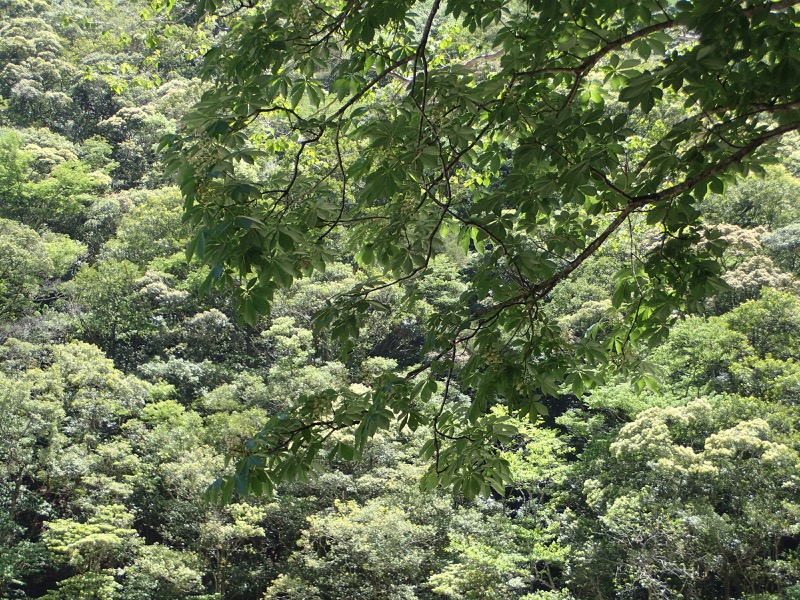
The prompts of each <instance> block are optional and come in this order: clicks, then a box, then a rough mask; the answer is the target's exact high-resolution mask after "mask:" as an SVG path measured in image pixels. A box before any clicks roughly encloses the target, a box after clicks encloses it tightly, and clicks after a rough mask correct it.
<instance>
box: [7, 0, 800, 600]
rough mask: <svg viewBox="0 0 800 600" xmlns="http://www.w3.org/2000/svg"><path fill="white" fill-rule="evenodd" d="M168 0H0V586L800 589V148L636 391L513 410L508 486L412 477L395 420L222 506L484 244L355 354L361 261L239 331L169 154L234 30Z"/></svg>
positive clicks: (765, 182) (442, 264)
mask: <svg viewBox="0 0 800 600" xmlns="http://www.w3.org/2000/svg"><path fill="white" fill-rule="evenodd" d="M149 10H150V5H149V4H148V3H144V2H137V1H133V0H125V1H122V0H120V1H117V0H107V1H105V2H102V1H95V0H85V1H83V2H81V1H78V0H0V15H1V16H2V19H1V20H0V438H1V439H2V443H0V598H4V599H5V598H7V599H15V598H46V599H48V600H56V599H63V600H76V599H86V600H90V599H92V600H177V599H183V598H187V599H188V598H195V599H206V600H211V599H216V600H223V599H225V600H251V599H252V600H255V599H278V598H281V599H292V600H300V599H307V600H311V599H320V600H321V599H333V598H339V599H348V600H349V599H387V600H410V599H413V598H419V599H431V600H432V599H435V598H469V599H481V600H501V599H502V600H506V599H509V600H510V599H520V600H522V599H525V600H534V599H536V600H567V599H584V598H586V599H588V598H630V599H638V598H665V599H666V598H686V599H689V598H708V599H712V598H742V599H745V598H746V599H748V600H756V599H759V600H767V599H775V600H777V599H786V598H800V427H798V423H800V282H799V281H798V273H800V259H799V257H800V139H798V136H796V135H794V136H793V137H787V138H785V139H784V140H783V142H782V146H780V148H779V149H778V152H777V160H776V164H774V165H773V166H769V167H768V168H767V170H766V174H765V176H756V175H751V176H748V177H746V178H743V179H741V180H739V181H738V183H736V184H735V185H730V186H727V188H725V189H722V188H720V189H718V190H716V191H718V192H720V193H715V194H710V195H709V196H707V198H706V200H705V201H704V203H703V205H702V210H703V213H704V219H705V221H706V223H707V224H708V225H709V227H710V230H713V231H716V232H717V233H718V235H719V236H720V237H721V239H722V240H723V241H724V242H725V252H724V254H723V255H722V257H721V259H720V261H721V263H722V267H723V272H722V278H723V279H724V281H725V282H726V283H727V284H728V285H727V287H725V288H722V287H721V286H720V289H718V290H716V291H715V293H714V294H713V295H711V296H710V297H708V298H707V300H705V301H704V302H703V303H702V305H699V306H698V307H697V311H696V312H695V313H693V314H685V315H682V316H681V319H680V320H679V321H678V323H677V324H676V325H675V326H674V327H673V329H672V330H671V332H670V335H669V338H668V339H667V340H666V341H665V342H664V343H663V344H661V345H660V346H658V347H656V348H654V349H648V350H641V352H642V355H641V357H640V359H641V361H642V363H643V364H645V365H646V370H647V373H648V374H647V376H646V377H640V378H637V379H635V380H633V379H630V378H629V377H628V376H624V375H620V376H619V377H617V378H616V379H613V380H611V381H610V382H606V383H604V384H603V385H601V386H600V387H597V388H596V389H594V390H592V391H591V393H589V392H585V391H584V389H583V387H582V386H573V387H572V388H570V389H564V388H560V387H557V386H556V387H555V389H552V390H550V393H548V394H547V398H545V399H543V403H544V404H545V405H546V407H547V409H548V413H547V415H546V416H543V417H541V418H539V419H538V421H537V420H536V419H533V422H531V421H529V420H524V421H520V420H516V419H514V420H511V421H510V424H511V425H512V426H513V427H514V428H515V434H514V435H513V436H511V437H510V438H509V440H510V441H506V442H505V444H504V447H503V451H504V456H505V457H506V459H507V460H508V461H509V463H510V465H511V470H512V476H513V478H514V481H515V483H514V485H513V486H509V487H508V488H507V489H506V490H505V492H506V493H505V495H500V494H493V495H491V496H489V497H485V498H478V499H476V500H467V499H466V498H465V497H464V496H463V495H461V494H459V493H456V494H451V493H449V492H447V491H440V492H435V493H434V492H423V491H421V490H420V479H421V478H422V476H423V475H424V473H425V472H426V469H427V465H426V462H425V461H423V460H421V459H420V458H419V455H420V448H421V446H422V443H423V440H424V438H425V435H426V432H425V430H424V429H425V428H424V427H422V428H420V429H417V430H416V431H411V430H409V429H408V428H399V427H396V426H393V427H390V428H388V429H386V430H385V431H381V432H379V433H378V434H377V435H376V436H375V437H374V438H373V440H372V441H371V442H370V443H369V445H368V447H367V450H366V452H365V453H364V456H362V457H361V458H360V460H349V458H355V457H348V456H347V448H349V446H348V445H347V444H348V443H349V442H348V440H351V439H352V436H350V437H349V438H348V436H347V432H345V431H342V432H340V433H337V434H336V435H334V436H332V437H331V438H330V439H329V440H328V444H329V446H330V453H329V454H328V455H326V456H323V457H322V458H321V459H320V464H319V465H318V471H319V473H318V475H317V476H316V477H309V478H308V480H307V481H299V482H296V483H291V484H287V485H284V486H282V487H280V488H279V489H278V490H277V492H276V494H275V495H274V497H272V498H268V497H253V496H248V497H239V496H236V497H235V498H234V500H233V501H232V502H230V503H229V504H227V505H217V504H214V503H208V502H206V501H204V498H203V495H204V492H205V490H206V489H207V487H208V485H209V484H210V483H211V482H212V481H214V480H215V479H216V478H217V477H218V476H219V475H220V474H222V473H224V472H225V470H226V464H225V456H226V454H228V453H231V452H236V450H237V448H239V447H240V446H241V444H242V443H243V442H246V441H247V440H248V439H249V438H250V437H251V436H253V435H254V434H255V433H256V432H258V431H259V429H260V428H261V427H262V426H263V424H264V423H265V421H266V420H267V419H268V418H269V417H271V416H275V415H279V414H281V413H282V411H284V410H286V409H287V408H288V407H290V406H291V404H292V402H293V401H294V400H295V399H296V398H297V397H298V395H300V394H303V393H313V392H317V391H321V390H324V389H326V388H331V387H337V386H350V388H351V389H353V390H355V391H358V390H359V389H363V388H364V387H365V386H370V385H371V384H372V382H373V378H374V377H375V376H376V374H378V373H380V372H382V371H384V370H385V369H386V368H387V367H391V366H398V367H401V368H404V367H411V366H413V365H415V364H417V363H418V361H419V360H420V356H421V352H422V342H423V340H422V333H421V330H422V323H423V322H424V321H425V320H426V319H427V318H428V317H429V316H430V315H432V314H437V313H446V312H447V311H448V309H449V307H453V306H454V305H456V304H457V303H458V302H459V297H460V295H461V293H462V292H463V291H464V289H465V283H464V281H465V277H466V276H467V274H468V273H470V272H471V270H474V269H475V268H476V266H475V265H476V261H477V255H476V253H475V252H473V251H471V250H470V249H469V248H468V249H467V251H466V252H465V251H463V250H462V249H461V248H460V247H459V246H458V244H456V243H455V242H453V243H452V245H451V246H448V247H446V248H445V249H444V251H443V252H442V253H441V254H440V255H439V256H438V257H437V259H436V260H435V262H434V263H433V265H432V266H431V268H430V269H429V271H428V273H427V274H426V275H425V277H424V278H422V279H421V280H418V281H417V282H416V283H415V284H414V285H416V286H418V291H419V292H420V298H419V300H418V301H417V302H416V303H415V304H413V305H409V304H408V303H401V302H400V298H401V294H400V292H399V291H398V290H395V289H392V288H387V290H385V292H383V293H382V295H381V297H380V301H381V302H383V303H384V304H385V305H387V306H388V308H389V310H388V312H380V313H376V314H375V315H374V316H373V317H371V318H370V319H369V320H368V322H366V323H365V324H364V326H363V327H362V330H361V333H360V338H359V343H358V345H357V346H356V347H355V348H353V349H351V351H350V352H349V354H348V355H347V358H346V359H344V360H343V359H342V358H341V357H342V355H341V352H340V350H341V348H340V347H339V346H340V344H339V342H337V341H336V340H334V339H331V338H330V337H326V336H324V335H318V334H315V333H313V332H312V323H311V317H312V315H313V314H314V312H315V311H317V310H319V309H320V308H321V307H323V306H324V304H325V301H326V299H328V298H330V297H331V296H332V295H333V294H335V293H337V292H339V291H341V290H345V289H349V288H350V287H352V286H353V285H354V284H356V283H358V282H359V281H360V280H363V279H365V278H366V277H367V276H368V275H369V273H370V269H374V268H375V267H372V266H370V265H369V264H366V263H367V262H369V261H364V260H363V257H359V258H357V257H356V256H352V255H348V254H347V253H346V252H344V251H343V252H342V253H341V254H340V257H339V258H338V259H337V262H334V263H333V264H329V265H328V268H327V269H326V270H325V272H324V273H323V274H316V275H315V276H314V277H313V278H310V279H304V280H299V281H297V282H295V283H294V284H293V285H292V286H291V287H290V288H289V289H288V291H286V292H282V293H280V294H279V295H278V296H276V299H275V301H274V304H273V306H272V312H271V315H270V316H269V317H268V318H266V317H261V318H259V319H257V320H255V324H245V323H244V322H243V321H241V320H240V319H238V318H237V314H236V311H235V310H234V305H235V298H234V297H233V294H232V293H230V292H227V291H225V290H218V289H212V290H206V289H205V288H204V286H203V282H204V280H206V278H207V276H208V272H209V270H208V268H207V267H205V266H200V265H198V264H197V262H192V263H188V262H187V260H186V255H185V247H186V245H187V243H188V242H189V239H190V233H191V232H190V231H189V228H188V226H187V225H186V224H184V222H183V220H182V200H181V196H180V193H179V192H178V190H177V189H176V188H174V187H171V185H170V182H168V181H167V180H166V178H165V176H164V175H163V167H162V165H161V164H160V162H159V157H158V155H157V152H156V147H157V144H158V141H159V139H160V138H161V137H162V136H163V135H165V134H169V133H173V132H174V131H175V130H176V127H177V123H178V120H179V119H180V117H181V116H182V114H183V113H184V112H185V111H186V110H187V109H188V108H189V107H190V106H191V105H192V104H194V103H195V102H196V101H197V100H198V99H199V97H200V93H201V91H202V89H203V86H204V85H205V84H203V83H201V81H200V79H199V69H200V63H201V61H202V54H203V52H204V50H205V49H207V48H208V47H209V45H210V44H211V43H212V42H213V40H214V37H215V35H216V34H218V33H219V31H216V30H215V29H214V27H213V23H207V24H203V25H198V24H197V23H195V21H194V16H193V12H192V10H191V9H190V6H188V5H186V6H183V5H181V4H180V3H178V6H177V7H176V8H175V9H174V11H173V12H172V14H171V17H170V20H166V19H164V18H163V17H162V16H159V15H157V14H150V13H149V12H148V11H149ZM445 33H446V35H447V36H449V38H448V39H450V40H451V43H453V44H468V43H469V35H468V34H467V33H466V32H465V31H464V30H460V29H459V27H458V26H457V25H456V24H455V23H453V24H451V25H450V26H449V29H448V30H447V31H446V32H445ZM442 35H444V34H442ZM664 118H668V115H665V116H664ZM653 126H654V127H655V128H657V127H658V122H656V123H654V124H653ZM648 244H652V239H650V238H648V232H647V229H646V228H645V227H642V228H641V230H637V231H633V230H632V231H630V232H627V231H626V232H625V237H620V239H618V240H612V243H610V244H608V245H606V246H605V247H604V248H603V250H602V251H601V252H600V253H598V254H597V255H596V256H595V257H593V258H592V259H591V260H589V261H587V262H586V263H585V264H584V265H583V266H582V267H581V268H580V270H579V271H578V272H576V274H575V277H573V278H572V280H570V281H569V282H567V283H565V284H564V285H563V286H562V287H561V288H559V289H558V291H557V292H556V293H555V295H554V296H553V298H552V301H551V302H550V304H549V310H551V311H553V312H552V314H553V317H554V318H555V319H556V320H557V323H558V325H559V327H560V335H563V336H564V337H565V338H580V337H582V336H584V335H586V334H587V331H588V330H589V329H590V328H591V327H592V326H593V325H594V324H595V323H597V322H598V321H601V320H603V319H613V308H612V306H613V298H612V289H613V286H614V281H613V274H614V273H616V272H618V271H619V268H620V266H621V265H622V264H624V261H625V259H626V257H627V256H628V255H629V254H630V253H632V252H637V251H639V250H640V249H643V248H646V247H647V246H648ZM441 393H442V390H441V389H437V390H432V393H431V395H430V397H429V401H430V406H428V407H427V410H428V412H429V413H431V414H432V413H433V412H434V411H435V410H436V406H437V403H436V402H437V398H438V397H439V395H440V394H441ZM494 410H495V415H496V416H498V417H502V416H504V413H503V410H502V409H501V408H499V407H497V408H495V409H494Z"/></svg>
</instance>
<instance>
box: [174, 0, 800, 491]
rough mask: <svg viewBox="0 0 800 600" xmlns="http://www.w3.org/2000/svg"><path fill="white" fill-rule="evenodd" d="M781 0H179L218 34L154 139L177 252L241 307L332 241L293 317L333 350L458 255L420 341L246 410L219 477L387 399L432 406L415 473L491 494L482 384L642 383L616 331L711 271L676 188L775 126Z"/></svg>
mask: <svg viewBox="0 0 800 600" xmlns="http://www.w3.org/2000/svg"><path fill="white" fill-rule="evenodd" d="M794 5H795V2H791V1H780V2H753V3H738V2H689V1H685V0H684V1H680V2H676V3H673V2H667V3H662V2H659V1H658V0H654V1H645V2H628V1H622V0H608V1H601V2H596V1H591V2H589V1H586V2H583V1H576V2H570V3H554V2H549V1H547V2H545V1H542V2H537V1H530V2H509V3H504V2H497V1H490V2H480V3H473V2H461V1H456V0H454V1H450V2H442V1H441V0H434V1H432V2H430V1H429V2H409V1H401V2H294V1H292V2H282V1H275V2H258V1H254V2H249V3H241V4H237V5H235V6H233V8H231V6H229V5H227V4H222V3H217V2H213V1H205V0H204V1H201V2H199V3H198V10H199V12H200V14H201V15H204V16H205V17H206V18H208V19H212V20H214V21H215V22H216V23H217V24H218V26H220V27H223V28H224V29H225V34H224V35H223V36H222V37H221V38H220V40H219V41H218V43H217V44H216V45H215V46H214V47H213V48H212V49H211V50H210V51H209V52H208V53H207V54H206V58H205V62H204V65H203V73H204V76H205V78H206V79H207V81H208V82H209V83H210V89H209V90H208V91H206V92H205V93H204V95H203V96H202V98H201V100H200V102H199V103H198V104H197V105H196V106H195V107H194V108H193V109H192V111H191V112H190V113H189V114H188V115H187V116H186V117H185V118H184V121H183V128H182V129H181V131H179V132H178V133H177V134H176V135H174V136H170V137H168V138H167V139H166V140H165V141H164V142H163V143H164V144H165V145H166V146H167V147H168V149H169V156H168V159H167V162H168V169H169V171H170V172H172V173H175V174H176V175H177V179H178V183H179V186H180V189H181V191H182V193H183V196H184V199H185V214H186V218H187V219H188V221H189V223H191V224H192V225H193V226H194V227H195V228H196V232H197V233H196V235H195V236H194V238H193V240H192V242H191V243H190V246H189V249H188V253H187V254H188V255H189V256H193V255H196V256H197V257H199V258H200V259H201V260H202V261H204V262H206V263H207V264H208V265H209V267H210V269H211V270H210V273H209V276H208V279H207V283H206V285H208V286H211V285H213V284H217V283H219V284H222V285H227V286H231V287H232V288H233V289H234V290H235V293H236V296H237V301H238V305H239V307H240V311H241V315H242V317H243V319H244V320H245V321H246V322H248V323H255V322H256V320H257V319H258V318H259V315H263V314H269V311H270V306H271V303H272V301H273V298H274V296H275V293H276V291H277V290H280V289H286V288H288V287H290V286H291V285H292V284H293V282H294V281H295V280H297V279H298V278H301V277H308V276H311V275H312V274H313V273H315V272H324V271H325V269H326V266H327V265H328V264H330V263H332V262H334V261H336V260H337V257H339V256H341V255H342V253H347V252H352V253H355V255H356V261H357V264H358V267H359V268H360V269H362V270H363V272H364V273H365V277H364V278H363V279H361V280H360V281H359V282H358V284H357V285H355V286H354V287H352V288H350V289H348V290H344V291H342V292H341V293H339V294H338V295H337V296H336V297H335V298H334V299H333V300H331V302H330V303H329V304H328V305H327V306H326V307H323V308H322V309H321V310H319V311H317V313H316V314H315V316H314V321H315V327H316V328H317V330H318V331H322V330H325V331H327V332H329V335H330V336H331V337H332V338H333V339H334V340H337V341H339V342H340V343H341V345H342V350H343V353H344V354H346V353H347V351H348V350H350V349H352V348H353V347H354V345H355V344H356V341H357V340H358V337H359V332H360V330H361V328H362V326H363V325H364V323H365V321H366V320H367V319H368V318H369V315H370V314H371V313H374V312H375V311H381V310H385V308H386V306H385V303H383V302H382V300H381V297H382V295H383V294H384V293H385V292H386V290H389V289H395V288H396V289H398V290H400V292H399V293H400V294H401V296H402V299H401V303H403V304H404V305H406V306H413V305H414V303H415V302H417V301H418V300H419V299H420V297H421V293H422V292H421V288H422V284H421V282H423V281H424V280H425V278H426V277H427V276H428V275H429V274H430V273H431V271H432V269H433V266H434V264H435V262H436V261H437V260H438V259H439V257H442V256H446V255H448V253H450V254H453V253H457V251H458V250H457V249H458V248H460V249H461V252H462V254H463V255H470V254H474V255H475V259H474V262H473V263H472V267H471V270H470V273H469V276H468V278H467V280H466V282H465V283H466V286H465V289H464V290H463V292H462V293H461V294H460V296H459V298H458V301H457V302H456V303H453V304H450V305H448V306H446V307H442V310H437V311H436V312H435V313H433V314H431V315H430V316H429V317H428V318H427V320H426V322H425V324H424V326H423V328H422V331H421V332H420V335H421V336H423V338H424V348H423V350H424V356H422V357H421V359H420V360H419V361H417V362H415V363H414V364H405V365H400V366H399V368H397V369H390V370H386V371H385V372H384V373H383V375H382V376H380V377H378V378H377V380H376V383H375V385H373V386H372V389H371V390H369V391H362V392H361V393H354V392H352V390H329V391H327V392H325V393H323V394H317V395H313V396H308V397H306V398H305V399H304V400H303V401H301V402H299V403H298V404H297V405H296V406H295V408H294V409H293V410H292V411H289V412H287V413H285V414H283V413H282V414H281V415H280V416H278V417H276V418H275V419H273V420H271V421H270V422H269V424H268V425H267V427H266V428H265V429H264V430H262V431H261V433H260V434H259V435H258V436H257V437H256V438H255V439H254V440H253V441H251V442H250V443H249V444H248V447H247V450H246V451H245V457H244V458H243V460H242V461H240V463H239V477H238V478H229V479H227V480H225V481H224V482H223V481H220V482H219V488H221V489H222V491H223V494H224V496H225V497H230V493H231V492H232V489H233V487H234V486H236V487H237V489H239V490H240V491H245V490H247V489H248V488H251V489H255V490H261V489H263V488H264V486H266V487H267V489H271V488H272V485H273V483H275V482H277V481H280V480H292V479H295V478H297V477H304V476H306V475H307V473H308V472H309V471H310V470H311V469H312V465H313V461H314V460H315V458H316V455H317V453H318V452H319V451H320V449H321V447H322V445H323V443H324V441H325V440H326V439H327V438H328V437H330V436H331V435H332V434H333V433H334V432H335V431H337V430H340V429H344V428H355V438H354V441H353V444H352V445H350V444H344V443H343V444H342V445H341V446H340V448H339V452H340V454H341V455H342V457H344V458H351V457H352V456H353V455H358V454H360V453H361V451H362V450H363V449H364V444H365V443H366V441H367V440H368V439H369V438H370V437H371V436H372V435H374V433H375V432H376V431H377V430H378V429H382V428H386V427H388V426H389V423H390V422H391V420H392V419H393V418H397V419H399V420H400V422H401V423H403V424H407V425H409V426H411V427H412V428H414V427H416V426H417V425H419V424H421V423H426V424H429V423H432V432H431V434H432V435H431V438H430V440H429V443H428V444H427V445H426V446H425V449H424V450H423V453H424V454H426V455H428V456H430V457H432V458H433V466H432V468H431V471H430V472H429V475H430V477H429V483H430V484H431V485H435V484H436V483H437V482H442V483H444V484H445V485H452V486H455V487H456V488H457V489H459V490H461V491H462V492H463V493H465V494H466V495H467V496H470V497H472V496H474V495H475V494H477V493H479V492H482V493H487V492H488V491H489V489H490V487H491V488H494V489H495V490H496V491H498V492H501V491H502V490H503V488H504V486H505V484H506V483H508V481H507V474H508V468H507V466H508V465H507V464H506V462H505V461H504V460H503V459H502V458H501V457H500V456H499V454H500V452H499V450H498V448H499V447H500V446H502V444H503V443H504V442H508V440H509V439H510V436H512V435H513V431H512V429H510V428H509V427H508V426H507V424H506V423H505V420H504V419H503V418H498V417H497V416H496V415H494V416H493V413H492V407H494V406H498V405H503V406H506V407H507V408H508V409H509V410H510V411H511V414H514V415H522V416H524V415H535V414H536V413H541V414H545V413H546V411H547V408H546V404H547V402H546V399H547V398H548V397H554V396H557V395H558V394H559V391H560V390H562V389H565V388H566V389H571V390H573V391H574V393H575V394H576V395H578V396H580V395H581V394H582V393H583V390H586V389H590V388H593V387H594V386H596V385H597V384H598V383H600V382H602V381H603V380H604V378H605V376H606V374H607V373H608V372H609V371H613V370H615V369H617V368H619V367H624V368H635V369H638V370H639V375H637V377H638V380H639V382H641V384H642V385H645V384H647V383H648V382H649V381H650V378H649V375H648V373H647V368H648V367H647V365H646V364H643V363H641V361H640V360H639V358H640V357H639V353H638V350H637V348H639V347H641V346H642V345H643V344H654V343H657V342H659V341H661V340H663V338H664V336H665V334H666V331H667V327H668V325H669V324H670V323H672V322H674V321H675V320H676V318H678V317H679V316H680V315H682V314H686V313H687V312H693V311H697V310H698V309H699V308H700V307H701V304H702V300H703V299H704V298H705V297H706V296H707V295H710V294H711V293H713V292H715V291H719V290H722V289H725V288H726V282H725V281H724V280H723V279H722V277H721V272H722V265H721V262H722V257H723V254H724V251H725V247H726V245H727V244H726V242H725V241H723V240H722V239H721V237H722V236H721V233H720V232H719V231H715V230H713V229H709V228H707V227H705V226H704V224H703V221H702V219H701V211H700V210H699V206H700V204H701V203H702V202H703V200H704V198H706V196H707V195H708V194H709V193H717V194H721V193H724V191H725V189H726V186H727V185H728V184H730V183H733V182H734V181H735V180H736V178H737V177H746V176H747V175H748V174H751V173H754V174H763V173H764V165H767V164H769V163H771V162H774V160H775V142H776V141H777V140H779V139H780V138H781V136H784V135H785V134H788V133H790V132H793V131H795V130H797V129H798V128H800V110H799V109H800V87H798V86H799V84H798V82H800V38H799V37H798V35H797V16H796V12H795V9H794ZM634 232H636V234H634ZM635 235H638V236H642V235H644V236H647V237H648V240H649V241H648V243H647V244H644V245H642V244H639V245H638V247H635V246H636V244H635V243H634V237H635ZM609 245H616V246H617V247H619V246H620V245H621V246H625V245H627V246H629V248H630V251H629V255H628V257H627V260H625V261H623V264H622V265H620V266H621V268H619V269H618V270H617V271H616V272H615V273H614V274H613V275H612V277H613V281H614V286H613V290H612V294H611V298H612V306H611V307H610V308H609V310H608V311H607V312H606V317H605V318H604V319H601V320H600V321H598V322H596V323H595V324H594V325H593V326H592V327H590V328H589V329H588V330H587V331H585V332H584V334H583V335H580V336H572V337H570V338H565V336H563V335H562V333H561V329H560V328H559V327H558V326H557V324H556V322H555V321H556V318H557V316H558V315H557V311H554V310H552V298H553V296H554V294H555V293H556V291H557V290H558V288H559V286H561V285H562V284H563V282H565V281H566V280H568V279H569V278H571V277H575V276H576V274H577V273H578V272H579V271H580V270H581V268H582V267H583V265H584V264H585V263H586V261H587V260H588V259H589V258H591V257H593V256H594V255H596V254H598V253H601V252H602V251H603V249H604V248H605V247H607V246H609ZM439 386H443V390H444V391H443V394H442V395H441V403H440V406H439V408H438V410H437V411H436V412H435V413H434V414H432V415H431V414H427V415H423V414H422V413H421V412H420V406H421V403H424V402H426V401H428V400H429V399H430V398H431V396H432V395H433V394H434V393H436V392H437V391H438V390H439ZM265 469H266V473H265V471H264V470H265ZM251 473H257V475H255V474H253V475H251Z"/></svg>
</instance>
